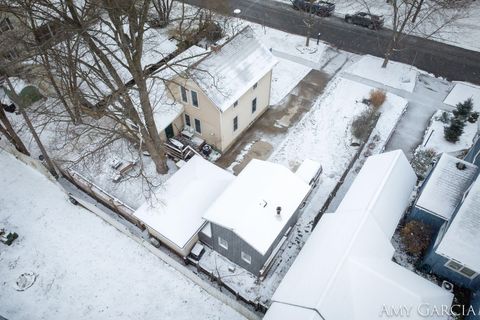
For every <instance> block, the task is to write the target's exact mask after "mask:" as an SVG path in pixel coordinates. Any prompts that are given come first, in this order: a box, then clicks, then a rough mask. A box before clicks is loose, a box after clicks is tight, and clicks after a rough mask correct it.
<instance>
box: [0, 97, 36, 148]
mask: <svg viewBox="0 0 480 320" xmlns="http://www.w3.org/2000/svg"><path fill="white" fill-rule="evenodd" d="M0 121H1V122H2V123H3V126H2V125H1V123H0V132H1V133H2V134H3V135H4V136H5V137H7V139H8V141H10V143H11V144H13V145H14V146H15V149H17V150H18V151H19V152H21V153H23V154H25V155H27V156H30V152H28V150H27V147H26V146H25V144H23V142H22V140H21V139H20V137H19V136H18V134H17V133H16V132H15V130H14V129H13V127H12V125H11V123H10V120H8V118H7V115H6V114H5V111H4V110H3V107H2V106H0Z"/></svg>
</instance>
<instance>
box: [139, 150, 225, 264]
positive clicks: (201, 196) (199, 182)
mask: <svg viewBox="0 0 480 320" xmlns="http://www.w3.org/2000/svg"><path fill="white" fill-rule="evenodd" d="M233 180H234V176H233V175H232V174H231V173H229V172H227V171H225V170H223V169H221V168H219V167H217V166H216V165H214V164H212V163H211V162H209V161H207V160H205V159H203V158H202V157H200V156H194V157H193V158H191V159H190V160H189V161H188V162H186V163H185V164H184V165H183V166H182V167H181V168H180V169H179V170H178V171H177V172H175V173H174V174H173V175H172V176H171V177H170V178H169V179H168V180H167V181H166V182H165V183H164V184H163V185H162V186H160V187H159V188H158V190H157V191H156V192H155V194H154V195H153V196H152V199H150V201H147V202H145V203H144V204H143V205H142V206H141V207H140V208H138V209H137V210H136V211H135V213H134V215H135V216H136V217H137V218H138V219H140V220H141V221H143V223H144V224H145V226H146V228H147V229H148V232H149V233H150V234H151V235H152V236H154V237H155V238H157V239H158V240H160V241H161V243H162V244H164V245H166V246H168V247H169V248H170V249H172V250H173V251H175V252H176V253H177V254H178V255H180V256H182V257H186V256H187V255H188V254H189V253H190V251H191V249H192V247H193V246H194V245H195V243H196V242H197V241H198V232H199V231H200V229H201V228H203V226H204V225H205V224H206V222H205V220H203V218H202V216H203V214H204V213H205V211H206V210H207V209H208V207H209V206H210V205H211V204H212V203H213V202H214V201H215V200H216V199H217V197H218V196H219V195H220V194H221V193H222V191H223V190H224V189H225V188H226V187H227V186H228V185H229V184H230V183H231V182H232V181H233Z"/></svg>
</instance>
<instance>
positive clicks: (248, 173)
mask: <svg viewBox="0 0 480 320" xmlns="http://www.w3.org/2000/svg"><path fill="white" fill-rule="evenodd" d="M309 191H310V186H309V185H308V184H307V183H306V182H304V181H303V180H302V179H300V178H299V177H297V176H296V175H295V174H294V173H293V172H291V171H290V170H288V169H287V168H286V167H284V166H282V165H280V164H276V163H271V162H267V161H262V160H257V159H253V160H251V161H250V162H249V163H248V165H247V166H246V167H245V168H244V169H243V171H242V172H241V173H240V174H239V175H238V176H237V178H236V179H235V181H233V182H232V183H231V184H230V185H229V186H228V187H227V189H226V190H225V191H224V192H223V193H222V194H221V195H220V196H219V197H218V199H217V200H216V201H215V202H214V203H213V204H212V206H211V207H210V208H209V209H208V211H207V212H206V213H205V215H204V218H205V219H206V220H208V221H210V222H212V223H215V224H217V225H220V226H222V227H224V228H226V229H230V230H232V231H233V232H234V233H235V234H237V235H238V236H239V237H240V238H241V239H243V240H244V241H245V242H247V243H248V244H250V245H251V246H252V247H253V248H254V249H255V250H257V251H258V252H259V253H260V254H265V253H266V252H267V251H268V249H269V248H270V246H271V245H272V244H273V242H274V240H275V239H276V238H277V236H278V235H279V233H280V231H281V230H282V229H283V228H284V227H285V225H286V224H287V222H288V220H289V219H290V218H291V217H292V215H293V214H294V213H295V211H296V210H297V208H298V207H299V206H300V205H301V203H302V201H303V200H304V198H305V196H306V195H307V194H308V192H309ZM277 207H281V213H280V215H277Z"/></svg>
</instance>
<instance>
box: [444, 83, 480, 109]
mask: <svg viewBox="0 0 480 320" xmlns="http://www.w3.org/2000/svg"><path fill="white" fill-rule="evenodd" d="M468 98H472V100H473V108H474V110H476V111H480V87H479V86H476V85H473V84H471V83H467V82H455V87H454V88H453V89H452V91H450V93H449V94H448V96H447V97H446V98H445V100H444V101H443V102H444V103H446V104H449V105H451V106H455V105H456V104H457V103H459V102H464V101H465V100H467V99H468Z"/></svg>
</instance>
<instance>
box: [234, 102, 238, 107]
mask: <svg viewBox="0 0 480 320" xmlns="http://www.w3.org/2000/svg"><path fill="white" fill-rule="evenodd" d="M236 106H238V100H237V101H235V102H234V103H233V107H234V108H235V107H236Z"/></svg>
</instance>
